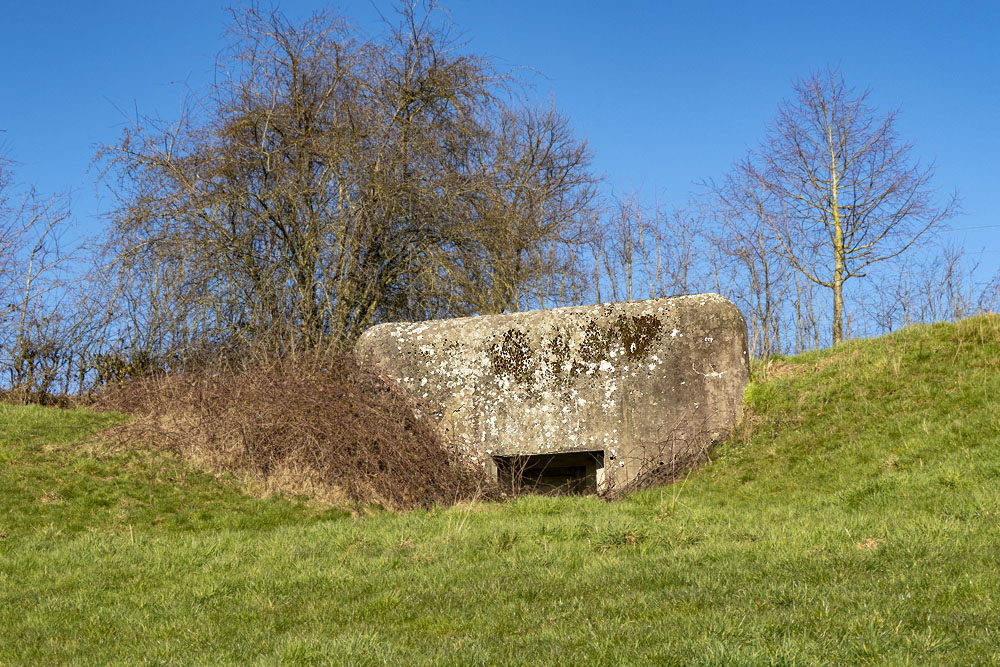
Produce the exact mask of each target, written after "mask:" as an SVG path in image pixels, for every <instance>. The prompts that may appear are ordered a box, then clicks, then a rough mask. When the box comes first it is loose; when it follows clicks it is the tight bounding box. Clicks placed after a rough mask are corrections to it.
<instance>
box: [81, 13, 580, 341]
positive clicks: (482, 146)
mask: <svg viewBox="0 0 1000 667" xmlns="http://www.w3.org/2000/svg"><path fill="white" fill-rule="evenodd" d="M399 19H400V21H399V23H398V24H397V25H395V26H392V28H391V30H390V32H389V33H388V35H387V36H386V37H382V38H375V39H370V38H367V37H365V36H364V35H361V34H359V33H358V32H357V31H355V30H352V29H349V28H347V27H345V25H344V24H343V23H342V22H341V21H340V20H339V19H338V18H337V17H336V16H333V15H330V14H327V13H323V14H318V15H315V16H313V17H312V18H310V19H307V20H306V21H304V22H303V23H301V24H298V25H296V24H292V23H290V22H289V21H288V20H287V19H286V18H285V17H284V16H283V15H282V14H280V13H278V12H277V11H272V12H259V11H257V10H254V9H248V10H244V11H240V12H238V13H236V15H235V22H234V25H233V41H232V48H231V50H230V52H229V53H228V54H227V55H226V56H225V57H224V58H223V59H222V61H221V63H220V69H219V71H220V76H219V79H218V82H217V83H216V84H214V85H213V86H211V88H210V89H209V90H208V91H207V93H206V95H205V97H204V98H203V99H201V100H199V101H197V102H193V103H192V104H191V105H190V108H189V109H188V111H187V113H185V114H184V116H183V117H182V118H180V119H179V120H175V121H169V122H165V121H161V120H158V119H153V118H138V119H135V121H134V123H133V124H132V126H131V127H129V128H128V129H127V130H126V131H125V133H124V135H123V137H122V140H121V142H120V143H119V144H117V145H114V146H108V147H106V148H105V149H104V150H103V151H102V152H101V154H100V156H99V159H100V160H101V161H102V163H103V164H104V166H105V168H106V170H107V173H108V175H109V177H111V178H113V179H114V182H115V183H116V185H117V192H118V195H119V198H120V201H121V207H120V209H119V210H118V211H117V212H116V214H115V215H114V216H113V224H112V230H111V244H110V246H109V251H110V253H111V254H110V259H111V260H112V261H113V262H114V263H116V264H117V267H118V272H119V274H120V275H121V276H123V277H126V280H125V281H124V282H123V284H122V287H123V289H122V291H121V293H120V295H118V298H119V299H121V300H122V301H123V302H124V304H125V306H124V310H126V311H128V312H131V313H135V314H136V317H135V321H134V322H131V323H130V325H129V327H127V328H126V329H125V330H124V331H123V332H121V333H123V334H124V339H125V340H126V341H127V343H126V348H127V349H129V350H132V351H135V350H142V351H144V353H147V354H149V355H151V356H155V357H157V358H160V359H168V358H169V359H171V360H174V359H177V358H179V359H181V360H187V359H189V358H192V357H195V358H196V357H198V356H199V355H200V354H202V353H203V351H204V350H206V349H217V348H219V347H224V348H231V349H246V348H254V349H260V350H263V351H264V352H266V353H268V354H278V355H281V354H287V353H294V352H295V351H296V350H301V349H307V348H310V347H313V346H315V345H317V344H319V343H321V342H323V343H330V342H332V343H346V342H350V341H352V340H353V339H354V338H356V337H357V336H358V335H359V334H360V333H361V331H362V330H364V329H365V328H366V327H368V326H369V325H371V324H373V323H375V322H379V321H386V320H413V319H426V318H435V317H447V316H456V315H466V314H472V313H497V312H503V311H505V310H514V309H518V308H522V307H529V306H532V305H541V304H545V303H550V302H553V301H561V302H564V303H571V302H576V301H579V300H580V299H581V298H582V290H581V288H580V281H579V280H578V277H577V274H578V265H577V262H576V260H575V257H576V255H577V253H576V251H575V249H576V248H577V247H579V246H580V245H581V244H583V243H584V242H585V241H586V240H587V238H588V233H589V230H588V227H589V225H590V224H591V222H592V220H593V214H592V208H593V200H594V192H595V179H594V177H593V176H591V174H590V173H589V171H588V168H589V162H590V156H589V153H588V151H587V148H586V145H585V144H584V143H583V142H581V141H578V140H576V139H575V138H574V137H573V135H572V132H571V131H570V128H569V125H568V122H567V120H566V119H565V118H564V117H562V116H561V115H560V114H559V113H557V112H556V111H555V110H554V109H552V108H536V107H531V106H524V105H522V104H520V103H518V102H517V99H516V96H515V93H516V92H517V91H516V89H515V86H514V82H512V81H511V80H510V79H509V77H507V76H506V75H505V74H504V73H502V72H498V71H497V70H496V68H495V67H494V66H493V64H492V63H491V62H490V61H488V60H486V59H483V58H480V57H477V56H474V55H469V54H468V53H466V52H465V51H463V50H462V49H461V48H459V45H457V44H455V43H454V42H453V41H452V40H451V37H450V35H449V32H448V27H447V26H446V25H445V26H442V25H440V24H439V23H437V22H436V21H435V17H434V15H433V12H431V11H427V12H424V11H421V8H420V7H419V6H416V5H409V4H404V5H402V6H401V8H400V16H399Z"/></svg>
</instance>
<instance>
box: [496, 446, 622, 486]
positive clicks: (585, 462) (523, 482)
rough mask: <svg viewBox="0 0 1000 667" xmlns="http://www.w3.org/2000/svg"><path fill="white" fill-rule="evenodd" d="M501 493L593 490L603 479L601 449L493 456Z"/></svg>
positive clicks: (602, 454) (602, 455)
mask: <svg viewBox="0 0 1000 667" xmlns="http://www.w3.org/2000/svg"><path fill="white" fill-rule="evenodd" d="M493 462H494V463H495V464H496V467H497V482H499V483H500V488H501V490H503V491H504V492H505V493H514V494H516V493H541V494H549V495H557V494H586V493H597V490H598V487H599V485H600V484H601V483H603V481H604V451H603V450H600V451H591V452H568V453H564V454H522V455H518V456H494V457H493Z"/></svg>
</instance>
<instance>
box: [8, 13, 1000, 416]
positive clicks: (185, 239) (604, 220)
mask: <svg viewBox="0 0 1000 667" xmlns="http://www.w3.org/2000/svg"><path fill="white" fill-rule="evenodd" d="M398 10H399V11H398V16H397V17H396V18H397V19H398V20H396V22H395V23H392V24H387V27H386V31H385V33H384V34H383V35H380V36H377V37H371V36H368V35H365V34H363V33H361V32H360V31H358V30H356V29H353V28H350V27H348V26H347V25H346V23H344V21H343V20H341V19H340V18H339V17H338V16H336V15H334V14H331V13H322V14H317V15H315V16H312V17H311V18H309V19H306V20H305V21H303V22H301V23H292V22H290V21H289V20H288V19H287V18H286V17H285V16H284V15H282V14H281V13H280V12H277V11H272V12H265V11H259V10H256V9H253V8H251V9H243V10H238V11H236V12H234V15H233V24H232V33H231V40H230V49H229V50H228V51H227V52H226V53H224V54H223V55H222V56H221V57H220V60H219V67H218V75H217V77H216V79H215V82H214V83H213V84H212V85H211V86H210V87H209V88H208V89H206V90H201V91H192V94H191V96H190V97H189V101H188V103H187V105H186V108H185V111H184V113H183V114H181V115H180V117H178V118H170V119H162V118H158V117H150V116H138V117H135V118H131V119H129V122H128V124H127V127H126V129H125V130H124V131H123V133H122V135H121V138H120V140H119V141H118V142H116V143H114V144H113V145H109V146H105V147H104V148H103V149H101V151H100V153H99V155H98V156H97V163H98V164H99V165H100V167H101V169H102V174H103V177H104V183H105V184H107V185H108V186H109V187H110V188H112V190H113V191H114V192H115V194H116V195H117V197H118V203H119V205H118V207H117V209H116V210H114V211H113V212H112V214H111V215H110V216H109V218H108V228H107V234H106V236H105V237H104V238H102V239H101V244H100V247H99V248H98V247H95V248H83V247H75V246H73V245H72V244H71V243H68V242H67V241H68V239H67V237H66V232H67V230H68V229H69V227H68V223H69V221H70V220H71V218H70V211H69V201H68V198H67V197H65V196H60V195H56V196H44V195H41V194H39V193H36V192H34V191H33V190H31V189H30V188H26V187H23V186H19V185H18V184H17V183H16V181H15V179H14V172H13V171H12V165H11V164H9V163H7V162H0V371H2V374H3V375H2V385H3V386H4V387H5V388H6V391H7V393H8V398H10V397H13V398H15V399H17V400H45V399H46V398H47V397H51V396H53V395H59V394H80V393H84V394H85V393H88V392H90V391H92V390H93V389H94V388H95V387H99V386H103V385H106V384H109V383H112V384H113V383H115V382H117V381H121V380H127V379H129V378H135V377H143V376H148V375H152V374H157V373H160V372H164V371H171V370H193V369H197V368H199V367H200V366H203V365H205V364H207V363H210V362H212V361H213V360H215V359H218V358H229V359H231V358H234V357H239V356H244V357H246V356H252V357H256V358H259V359H261V360H263V361H264V362H266V363H270V361H272V360H274V359H278V358H286V357H294V356H296V355H299V354H301V353H302V352H303V351H305V350H311V349H315V348H318V347H325V348H330V349H340V350H342V349H344V348H345V347H346V346H348V345H349V344H350V343H351V342H352V341H353V340H354V339H355V338H356V337H357V336H358V335H359V334H360V333H361V331H363V330H364V329H365V328H366V327H367V326H369V325H371V324H374V323H377V322H383V321H390V320H420V319H428V318H438V317H449V316H459V315H470V314H488V313H500V312H506V311H514V310H522V309H529V308H544V307H550V306H557V305H569V304H578V303H587V302H595V301H617V300H629V299H639V298H649V297H657V296H665V295H672V294H682V293H691V292H699V291H716V292H720V293H722V294H723V295H725V296H727V297H728V298H730V299H731V300H733V301H734V302H735V303H736V304H737V305H738V306H739V307H740V309H741V310H742V312H743V313H744V315H745V316H746V318H747V321H748V325H749V328H750V335H751V345H752V348H753V349H752V352H753V353H754V354H756V355H758V356H766V355H770V354H776V353H788V352H797V351H802V350H806V349H811V348H816V347H820V346H824V345H827V344H829V343H831V342H834V341H835V340H837V339H838V338H841V337H849V336H855V335H867V334H874V333H882V332H886V331H891V330H893V329H895V328H898V327H899V326H901V325H904V324H908V323H912V322H922V321H933V320H938V319H952V318H959V317H964V316H967V315H970V314H973V313H976V312H981V311H985V310H995V309H996V308H997V306H998V301H1000V281H998V279H997V277H994V278H993V279H992V280H987V281H985V283H984V281H982V279H981V278H980V277H979V274H978V271H977V269H976V263H975V258H974V257H969V256H966V255H965V254H964V253H963V251H962V250H960V249H957V248H952V247H946V246H943V245H941V244H940V237H936V236H935V235H934V234H935V232H936V231H937V230H938V229H939V228H940V224H941V222H942V221H943V220H945V219H946V218H947V217H948V216H949V215H951V214H952V213H953V212H954V210H955V208H954V201H953V200H949V199H944V200H943V201H939V200H938V198H937V196H936V194H935V192H934V190H933V188H932V178H933V170H932V169H929V168H926V167H921V166H920V164H919V162H915V161H914V160H913V159H912V158H911V155H910V153H911V149H910V147H909V146H908V145H907V144H906V143H905V142H901V141H900V140H899V139H898V138H897V137H896V135H895V131H894V120H895V113H889V114H886V115H879V114H878V112H877V110H875V109H874V108H872V107H871V106H869V105H868V102H867V92H866V91H861V92H858V91H855V90H853V89H851V88H849V87H848V86H847V85H846V84H845V82H844V80H843V78H842V77H841V76H840V75H839V73H837V72H836V71H833V72H825V73H823V74H821V75H810V76H808V77H804V78H803V79H801V80H799V81H798V82H797V83H796V85H795V87H794V88H793V96H792V97H791V98H790V100H789V101H788V102H786V103H784V104H783V105H782V106H781V107H780V109H781V112H780V113H779V115H778V117H777V118H776V119H775V122H774V123H773V124H772V126H771V127H770V128H769V129H768V132H767V134H766V137H765V141H764V142H763V143H762V144H761V146H760V147H759V148H758V149H755V150H753V151H751V152H750V153H749V154H748V155H747V156H746V158H744V159H742V160H740V161H738V162H737V163H736V164H735V165H734V167H733V169H732V170H731V172H730V173H729V175H727V176H726V177H725V178H723V179H721V180H720V181H718V182H714V181H711V182H708V183H707V184H706V186H705V188H704V189H703V192H702V194H701V195H700V196H699V197H698V198H696V199H695V200H694V201H692V202H691V203H689V204H688V205H687V206H685V207H683V208H670V207H668V206H665V205H661V204H659V203H652V204H651V203H650V202H649V198H648V197H646V196H643V193H639V192H626V193H619V194H618V195H617V196H614V197H610V198H604V197H601V196H599V186H600V183H599V181H598V179H597V178H596V177H595V176H594V174H593V173H592V172H591V170H590V160H591V158H590V153H589V151H588V149H587V145H586V142H585V141H583V140H582V139H581V138H578V137H576V136H575V135H574V133H573V131H572V128H571V126H570V124H569V121H568V119H567V118H566V117H565V116H564V115H562V114H560V113H559V112H558V111H557V110H556V109H555V108H554V107H552V106H551V105H546V106H541V107H539V106H536V105H532V104H528V103H525V102H524V101H523V100H525V99H528V98H530V97H531V96H530V94H528V91H526V90H525V89H524V88H523V87H522V86H521V85H520V84H519V83H518V81H517V80H516V79H515V78H514V77H513V76H511V74H510V73H509V72H506V71H503V70H501V69H500V68H499V67H498V66H496V64H495V63H494V62H493V61H491V60H490V59H487V58H483V57H480V56H477V55H475V54H473V53H470V52H469V51H468V49H467V48H466V47H465V46H464V45H462V44H460V43H457V42H456V41H455V40H454V39H453V38H452V35H451V32H450V31H451V27H450V26H449V24H448V23H447V21H445V20H442V17H441V15H440V14H439V13H438V12H437V10H436V9H435V7H434V6H433V5H424V4H420V3H417V2H409V3H402V4H401V5H399V7H398ZM871 260H877V261H871ZM848 278H853V280H851V281H850V282H847V279H848ZM831 292H832V294H831ZM838 295H839V296H838ZM831 301H832V304H831ZM838 301H839V306H838ZM831 305H833V308H831V307H830V306H831ZM838 332H839V333H838Z"/></svg>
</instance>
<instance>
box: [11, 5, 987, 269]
mask: <svg viewBox="0 0 1000 667" xmlns="http://www.w3.org/2000/svg"><path fill="white" fill-rule="evenodd" d="M228 4H232V3H229V2H213V1H211V0H198V1H196V0H173V1H171V2H166V1H161V0H148V1H146V2H124V1H118V0H116V1H101V0H92V1H90V2H80V1H79V0H76V1H68V0H60V1H54V0H35V2H30V3H29V2H21V1H13V0H2V3H0V9H2V12H0V17H2V18H0V55H2V59H3V63H4V66H3V67H2V68H0V129H2V130H5V131H4V132H0V146H2V147H3V148H4V149H5V151H6V154H7V155H8V157H11V158H13V159H15V160H17V161H18V162H19V163H21V164H20V166H19V168H18V170H17V174H18V178H19V180H20V181H21V182H24V183H31V184H34V185H36V186H38V187H39V188H40V189H41V190H43V191H55V190H67V189H68V190H71V191H72V193H73V199H72V201H73V211H74V214H75V216H76V219H77V221H78V223H79V225H80V228H81V230H96V229H97V228H98V227H99V225H100V224H101V223H100V222H99V221H98V218H97V216H98V215H99V214H100V213H101V212H102V211H106V210H107V209H108V208H109V207H110V206H111V202H110V201H109V200H108V199H107V198H106V197H104V198H102V197H101V196H100V195H99V192H97V191H96V189H95V185H94V182H95V176H96V174H94V173H93V171H91V173H88V166H89V164H90V162H91V159H92V158H93V155H94V151H95V148H96V146H98V145H100V144H102V143H111V142H114V140H115V138H116V137H117V136H118V134H119V132H120V130H121V126H122V122H123V115H122V114H123V113H124V114H134V113H136V111H137V110H138V112H139V113H142V114H153V113H155V114H159V115H161V116H163V117H165V118H173V117H176V115H177V113H178V108H179V104H180V100H181V97H182V95H183V92H184V86H185V85H187V86H190V87H192V88H195V89H198V88H200V87H201V86H202V85H203V84H205V83H206V82H208V81H210V80H211V77H212V75H213V67H214V59H215V57H216V55H217V54H218V53H219V51H220V50H222V49H223V48H224V45H225V39H224V31H225V26H226V24H227V21H228V17H229V15H228V13H227V12H226V11H225V7H226V5H228ZM444 5H445V7H446V8H447V9H448V10H449V12H450V14H451V17H452V19H453V21H454V22H455V24H456V27H457V28H458V29H459V30H460V31H461V32H462V33H463V34H464V36H465V37H466V38H467V39H468V40H469V47H470V48H471V49H472V50H474V51H476V52H478V53H482V54H487V55H490V56H493V57H494V58H496V60H497V61H498V62H500V63H502V64H504V65H506V66H510V67H518V68H530V69H521V70H519V71H520V72H521V74H522V75H523V76H524V78H526V79H528V80H530V81H531V82H532V84H533V85H534V90H535V91H536V92H537V94H538V95H540V96H543V97H547V96H551V97H552V98H553V99H554V100H555V103H556V105H557V107H558V108H559V109H560V110H561V111H562V112H563V113H565V114H567V115H568V116H569V117H570V118H571V120H572V123H573V126H574V128H575V130H576V132H577V134H578V136H580V137H582V138H586V139H587V140H588V141H589V143H590V146H591V148H592V150H593V152H594V157H595V163H594V166H595V169H596V171H598V172H599V173H601V174H603V175H604V176H605V177H606V178H607V180H608V183H609V184H610V186H612V187H614V188H617V189H622V188H641V189H642V192H643V193H644V194H645V195H646V196H647V197H649V198H650V199H651V198H652V196H653V195H654V194H658V195H659V199H660V201H661V202H665V203H667V204H668V205H677V206H680V205H683V204H684V203H685V202H686V200H687V199H688V197H689V193H690V192H692V191H693V190H694V189H695V187H694V183H695V182H697V181H699V180H702V179H709V178H719V177H720V176H722V175H723V174H724V173H725V172H726V170H727V169H728V167H729V165H730V164H731V163H732V162H733V160H734V159H736V158H738V157H739V156H740V155H742V154H743V153H744V152H745V151H746V148H747V147H748V146H750V145H753V144H755V143H756V142H757V140H758V139H759V138H760V137H761V136H762V134H763V132H764V128H765V125H766V123H767V122H768V121H770V120H771V119H772V118H773V116H774V113H775V110H776V107H777V104H778V103H779V102H780V101H781V100H782V98H785V97H787V96H788V95H789V94H790V92H791V83H792V80H793V79H794V78H795V77H796V76H797V75H801V74H806V73H808V72H809V70H810V69H819V68H824V67H826V66H828V65H831V66H837V65H839V66H840V68H841V70H842V71H843V73H844V75H845V77H846V79H847V81H848V82H849V83H850V84H852V85H854V86H857V87H859V88H864V87H871V89H872V98H871V99H872V100H873V101H874V102H875V103H876V104H877V105H878V106H879V108H880V109H882V110H889V109H891V108H896V107H901V109H902V115H901V116H900V119H899V123H898V129H899V132H900V135H901V136H902V138H904V139H905V140H907V141H909V142H911V143H912V144H914V147H915V154H916V155H918V156H920V158H921V159H922V160H924V161H934V162H935V163H936V165H937V178H936V185H937V186H938V187H939V188H940V189H941V191H942V194H947V193H948V192H950V191H952V190H958V192H959V194H960V196H961V198H962V202H963V209H964V211H965V213H964V215H963V216H962V217H960V218H958V219H956V220H954V221H953V224H952V226H953V227H954V228H955V230H954V231H952V232H950V234H949V236H950V237H951V238H952V239H953V240H954V241H955V242H956V243H959V244H964V245H965V246H966V247H967V248H968V249H969V250H970V251H974V252H975V251H979V250H985V254H984V255H983V265H984V266H983V268H984V271H988V272H989V273H992V272H993V271H994V270H996V268H997V266H1000V203H998V202H1000V197H997V196H996V193H997V190H998V188H1000V185H998V184H1000V166H998V165H1000V39H998V38H997V35H1000V2H998V1H997V0H968V1H963V2H956V3H944V2H923V1H911V2H878V1H873V0H868V1H867V2H853V1H848V2H839V3H833V4H831V3H809V2H803V1H801V0H800V1H799V2H771V3H768V2H753V3H751V2H690V1H689V2H683V3H681V2H639V1H635V0H619V1H617V2H613V3H612V2H586V1H582V0H576V1H565V0H553V1H549V2H545V1H544V0H535V1H529V0H506V1H504V2H486V1H480V0H444ZM323 6H325V3H322V2H312V1H307V0H296V1H294V2H293V1H286V2H281V3H280V7H281V8H282V9H283V10H284V11H285V12H286V13H288V14H289V15H291V16H293V17H295V16H304V15H306V14H308V13H309V12H310V11H311V10H313V9H317V8H320V7H323ZM334 6H339V8H340V11H341V13H343V14H344V15H345V16H346V17H347V18H348V19H349V20H351V22H353V23H355V24H357V25H359V26H360V27H362V28H365V29H367V30H369V31H378V30H379V23H378V11H377V9H378V10H382V11H384V12H385V13H386V14H387V15H389V14H391V11H392V10H391V4H390V3H388V2H385V1H384V0H373V1H371V2H369V1H368V0H353V1H348V2H343V3H340V4H339V5H334Z"/></svg>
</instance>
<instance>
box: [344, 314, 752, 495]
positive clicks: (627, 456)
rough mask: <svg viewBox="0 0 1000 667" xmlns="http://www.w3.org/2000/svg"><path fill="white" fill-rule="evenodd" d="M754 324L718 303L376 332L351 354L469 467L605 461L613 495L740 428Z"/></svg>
mask: <svg viewBox="0 0 1000 667" xmlns="http://www.w3.org/2000/svg"><path fill="white" fill-rule="evenodd" d="M746 338H747V334H746V323H745V321H744V320H743V317H742V315H741V314H740V313H739V311H738V310H737V309H736V307H735V306H733V304H731V303H730V302H729V301H727V300H725V299H723V298H722V297H720V296H718V295H715V294H697V295H690V296H683V297H673V298H666V299H654V300H648V301H637V302H628V303H614V304H601V305H597V306H580V307H569V308H558V309H554V310H547V311H532V312H525V313H513V314H506V315H491V316H482V317H468V318H457V319H451V320H439V321H431V322H418V323H390V324H382V325H378V326H376V327H373V328H371V329H369V330H368V331H366V332H365V334H364V335H363V336H362V337H361V339H360V340H359V341H358V344H357V348H356V353H357V354H358V356H359V357H360V358H362V359H363V360H364V361H366V362H367V363H370V364H373V365H374V366H375V367H377V369H378V370H379V371H380V372H381V373H382V374H383V376H385V377H387V378H389V379H390V380H391V381H393V382H395V383H397V384H398V385H399V386H401V387H403V388H404V389H405V390H406V391H407V392H409V393H410V394H411V395H412V396H413V397H414V399H415V401H419V402H420V403H421V404H422V405H424V406H427V407H429V409H430V410H431V411H432V412H433V414H434V415H435V417H436V418H437V421H438V423H439V428H440V430H441V432H442V434H443V435H444V436H445V437H446V438H447V439H448V440H449V441H451V442H452V443H453V444H455V445H456V446H458V447H459V448H460V449H461V450H462V451H463V452H464V453H465V454H466V455H467V456H468V457H470V458H471V459H473V460H477V461H480V462H483V463H487V462H488V460H489V459H490V457H493V456H514V455H530V454H552V453H563V452H575V451H592V452H594V451H603V452H604V453H605V473H604V476H603V480H604V481H603V483H604V484H605V485H606V486H616V485H618V486H620V485H622V484H624V483H625V482H628V481H630V480H632V479H633V478H635V477H636V476H637V475H639V474H640V473H642V472H644V471H646V470H648V469H650V467H651V466H652V467H655V466H656V465H657V464H658V463H659V462H660V461H662V460H664V459H669V458H672V457H673V458H676V457H677V456H678V455H683V454H686V453H689V452H691V451H694V450H695V449H698V448H704V447H705V446H706V445H707V444H708V443H710V442H712V441H714V440H716V439H718V438H720V437H722V436H723V435H724V434H725V433H726V432H727V431H728V430H729V429H731V428H732V427H733V426H734V425H735V423H736V421H738V419H739V417H740V413H741V406H742V395H743V391H744V389H745V387H746V384H747V379H748V357H747V345H746Z"/></svg>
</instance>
